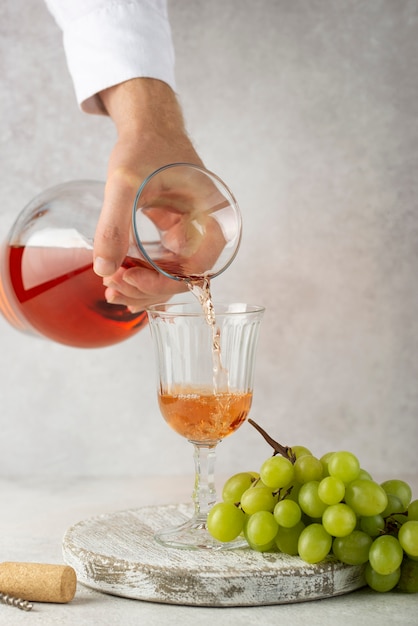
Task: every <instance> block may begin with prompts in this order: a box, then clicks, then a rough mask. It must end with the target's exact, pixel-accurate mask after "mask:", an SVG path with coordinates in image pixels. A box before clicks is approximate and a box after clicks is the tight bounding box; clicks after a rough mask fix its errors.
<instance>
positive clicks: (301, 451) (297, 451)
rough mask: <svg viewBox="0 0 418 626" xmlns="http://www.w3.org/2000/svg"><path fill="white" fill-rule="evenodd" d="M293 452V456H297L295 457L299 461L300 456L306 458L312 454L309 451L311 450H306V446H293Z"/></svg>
mask: <svg viewBox="0 0 418 626" xmlns="http://www.w3.org/2000/svg"><path fill="white" fill-rule="evenodd" d="M291 451H292V452H293V454H294V455H295V457H296V458H297V459H298V458H299V457H300V456H305V455H306V454H308V455H309V454H312V452H311V451H310V450H309V448H305V446H292V447H291Z"/></svg>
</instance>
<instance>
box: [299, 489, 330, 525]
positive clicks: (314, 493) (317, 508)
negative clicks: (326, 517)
mask: <svg viewBox="0 0 418 626" xmlns="http://www.w3.org/2000/svg"><path fill="white" fill-rule="evenodd" d="M318 487H319V482H318V481H317V480H311V481H309V482H308V483H305V484H304V485H302V486H301V488H300V490H299V496H298V504H299V506H300V508H301V509H302V511H303V512H304V513H306V515H309V517H312V518H314V519H317V518H320V517H322V515H323V513H324V511H325V509H326V508H327V505H326V504H324V502H322V500H321V499H320V497H319V495H318Z"/></svg>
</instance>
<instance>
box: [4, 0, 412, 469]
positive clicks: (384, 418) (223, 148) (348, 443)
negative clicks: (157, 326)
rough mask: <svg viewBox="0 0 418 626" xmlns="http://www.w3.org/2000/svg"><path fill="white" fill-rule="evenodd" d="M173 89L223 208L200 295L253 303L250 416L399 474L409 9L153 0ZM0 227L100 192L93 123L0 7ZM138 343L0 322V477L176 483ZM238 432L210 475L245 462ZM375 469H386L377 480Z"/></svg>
mask: <svg viewBox="0 0 418 626" xmlns="http://www.w3.org/2000/svg"><path fill="white" fill-rule="evenodd" d="M169 7H170V15H171V22H172V27H173V33H174V39H175V45H176V51H177V80H178V91H179V94H180V98H181V101H182V104H183V107H184V111H185V116H186V120H187V123H188V128H189V131H190V134H191V136H192V137H193V139H194V141H195V143H196V146H197V148H198V150H199V152H200V153H201V155H202V157H203V159H204V161H205V162H206V164H207V166H208V167H209V168H211V169H213V170H214V171H216V172H217V173H218V174H219V175H221V176H222V177H223V178H224V179H225V180H226V182H227V183H228V184H229V185H230V187H231V188H232V189H233V191H234V193H235V195H236V196H237V198H238V200H239V202H240V204H241V207H242V211H243V214H244V238H243V244H242V248H241V251H240V254H239V256H238V258H237V259H236V261H235V263H234V264H233V266H232V267H231V268H230V269H229V270H228V272H226V273H225V274H224V275H223V276H221V277H219V278H217V279H216V281H214V282H213V292H214V296H215V298H219V299H230V300H233V299H239V300H246V301H252V302H257V303H260V304H264V305H265V306H266V307H267V313H266V316H265V319H264V322H263V328H262V333H261V338H260V344H259V350H258V362H257V376H256V385H255V397H254V405H253V410H252V417H253V418H254V419H255V420H256V421H259V422H260V423H261V424H263V425H264V426H265V427H266V428H267V430H269V431H270V432H271V434H272V435H273V436H275V437H276V438H277V439H279V440H281V441H282V442H283V443H288V444H295V443H301V444H305V445H308V446H311V448H312V450H313V451H314V452H316V453H318V454H322V453H323V452H326V451H328V450H331V449H342V448H345V449H350V450H352V451H354V452H356V453H357V454H358V456H359V457H360V460H361V462H362V464H363V465H364V466H366V467H368V468H369V469H370V470H371V471H372V472H375V473H377V474H379V475H387V474H390V475H393V474H397V473H404V472H410V473H412V474H416V473H417V471H418V455H417V444H418V425H417V424H418V293H417V270H418V242H417V235H418V211H417V192H418V183H417V180H418V176H417V172H418V83H417V80H418V78H417V77H418V61H417V58H418V57H417V55H418V2H417V1H416V0H368V1H367V2H357V0H292V1H290V0H275V1H274V0H212V1H211V2H207V1H206V0H195V1H193V2H192V1H187V0H171V1H170V3H169ZM0 46H1V47H0V81H1V87H0V107H1V108H0V115H1V118H0V150H1V152H0V178H1V185H0V203H1V212H0V233H1V237H2V238H4V237H5V236H6V233H7V231H8V230H9V228H10V226H11V224H12V222H13V221H14V219H15V217H16V215H17V214H18V212H19V211H20V210H21V208H22V207H23V206H24V205H25V204H26V203H27V202H28V201H29V199H30V198H31V197H32V196H33V195H35V194H36V193H38V192H39V191H41V190H43V189H44V188H46V187H49V186H51V185H53V184H56V183H59V182H62V181H65V180H70V179H75V178H89V177H91V178H99V179H103V178H104V177H105V172H106V163H107V158H108V155H109V151H110V148H111V146H112V142H113V141H114V138H115V136H114V130H113V127H112V125H111V122H110V121H109V120H107V119H106V118H100V117H91V116H87V115H85V114H82V113H81V112H79V110H78V108H77V105H76V104H75V100H74V95H73V89H72V84H71V81H70V78H69V75H68V73H67V69H66V65H65V59H64V55H63V50H62V46H61V35H60V32H59V31H58V29H57V27H56V25H55V23H54V21H53V19H52V18H51V16H50V15H49V14H48V12H47V10H46V8H45V6H44V4H43V2H42V1H41V0H32V1H31V2H27V1H25V0H6V1H3V2H2V3H1V4H0ZM152 370H153V353H152V349H151V343H150V338H149V334H148V330H145V331H143V332H142V333H141V334H140V335H138V336H136V338H134V339H132V340H131V341H128V342H126V343H124V344H120V345H118V346H116V347H113V348H107V349H102V350H97V351H83V350H76V349H70V348H66V347H62V346H59V345H55V344H52V343H48V342H47V341H42V340H36V339H28V338H26V337H24V336H22V335H20V334H19V333H17V332H16V331H14V330H13V329H11V328H10V327H9V326H8V325H7V323H6V322H5V321H4V320H2V319H0V394H1V398H0V400H1V401H0V424H1V427H0V472H1V473H2V474H3V475H5V474H8V475H13V474H49V475H57V476H60V475H103V474H105V475H124V474H146V473H150V474H159V473H164V474H173V473H178V474H186V473H191V472H192V461H191V449H189V446H188V444H187V443H186V442H185V441H183V440H182V439H181V438H180V437H178V435H176V434H175V433H174V432H172V431H171V430H170V429H169V428H168V426H166V424H165V423H164V422H163V419H162V417H161V416H160V414H159V412H158V408H157V404H156V398H155V391H154V375H153V371H152ZM267 454H269V451H268V448H267V447H266V446H265V444H264V442H263V441H262V440H261V439H260V438H259V436H258V435H257V434H256V433H255V431H253V430H252V429H251V427H250V426H249V425H244V426H243V427H242V428H241V430H240V431H239V432H238V433H236V434H235V435H234V436H233V437H231V438H229V439H228V440H226V441H225V442H224V443H223V444H222V445H221V446H220V447H219V460H218V468H219V471H220V472H222V473H229V472H231V471H235V470H237V471H238V470H239V469H257V467H258V465H259V463H260V462H261V461H262V460H263V459H264V458H265V456H266V455H267ZM388 463H390V467H388Z"/></svg>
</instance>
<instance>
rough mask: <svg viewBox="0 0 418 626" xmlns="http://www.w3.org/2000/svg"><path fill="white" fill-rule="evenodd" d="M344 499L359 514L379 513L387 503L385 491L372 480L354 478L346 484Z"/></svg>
mask: <svg viewBox="0 0 418 626" xmlns="http://www.w3.org/2000/svg"><path fill="white" fill-rule="evenodd" d="M344 499H345V502H346V504H348V506H351V508H352V509H353V511H354V512H355V513H357V515H360V516H363V515H364V516H370V515H379V514H380V513H382V512H383V511H384V510H385V508H386V506H387V503H388V497H387V495H386V491H385V490H384V489H383V487H381V486H380V485H379V484H378V483H376V482H374V480H358V479H357V480H354V481H353V482H351V483H350V484H349V485H347V486H346V489H345V498H344Z"/></svg>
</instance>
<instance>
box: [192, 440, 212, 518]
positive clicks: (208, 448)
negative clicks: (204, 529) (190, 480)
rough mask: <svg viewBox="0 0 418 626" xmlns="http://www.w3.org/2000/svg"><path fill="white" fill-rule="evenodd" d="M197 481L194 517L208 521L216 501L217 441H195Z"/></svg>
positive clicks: (194, 497)
mask: <svg viewBox="0 0 418 626" xmlns="http://www.w3.org/2000/svg"><path fill="white" fill-rule="evenodd" d="M193 445H194V464H195V483H194V490H193V502H194V517H195V519H196V520H199V521H201V522H206V518H207V515H208V513H209V511H210V509H211V508H212V506H213V505H214V504H215V502H216V487H215V461H216V443H215V444H212V445H210V444H209V445H208V444H200V443H193Z"/></svg>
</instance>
